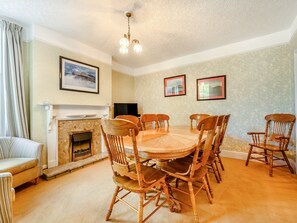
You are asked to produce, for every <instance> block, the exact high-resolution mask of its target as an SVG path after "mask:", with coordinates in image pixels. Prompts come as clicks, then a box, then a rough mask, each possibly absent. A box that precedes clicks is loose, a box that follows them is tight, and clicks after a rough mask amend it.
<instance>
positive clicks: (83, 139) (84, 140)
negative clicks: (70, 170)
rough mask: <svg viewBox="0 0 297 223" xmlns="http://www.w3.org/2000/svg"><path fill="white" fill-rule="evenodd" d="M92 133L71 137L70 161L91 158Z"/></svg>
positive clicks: (76, 134) (75, 134) (77, 134)
mask: <svg viewBox="0 0 297 223" xmlns="http://www.w3.org/2000/svg"><path fill="white" fill-rule="evenodd" d="M91 145H92V132H82V133H74V134H73V135H72V151H71V154H72V159H71V160H72V161H77V160H82V159H86V158H88V157H90V156H92V146H91Z"/></svg>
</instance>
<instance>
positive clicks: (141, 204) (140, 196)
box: [138, 193, 144, 223]
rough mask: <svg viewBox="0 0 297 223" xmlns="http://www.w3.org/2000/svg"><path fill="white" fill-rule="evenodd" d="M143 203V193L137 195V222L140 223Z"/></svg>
mask: <svg viewBox="0 0 297 223" xmlns="http://www.w3.org/2000/svg"><path fill="white" fill-rule="evenodd" d="M143 201H144V193H140V194H139V206H138V222H139V223H142V218H143Z"/></svg>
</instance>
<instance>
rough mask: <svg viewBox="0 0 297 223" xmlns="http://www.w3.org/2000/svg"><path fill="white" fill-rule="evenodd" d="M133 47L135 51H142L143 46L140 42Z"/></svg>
mask: <svg viewBox="0 0 297 223" xmlns="http://www.w3.org/2000/svg"><path fill="white" fill-rule="evenodd" d="M133 49H134V52H135V53H141V52H142V46H141V45H140V43H139V42H138V43H135V44H134V47H133Z"/></svg>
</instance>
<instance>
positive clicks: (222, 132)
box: [215, 114, 231, 171]
mask: <svg viewBox="0 0 297 223" xmlns="http://www.w3.org/2000/svg"><path fill="white" fill-rule="evenodd" d="M230 116H231V115H230V114H228V115H225V117H224V120H223V125H222V128H221V132H220V143H219V147H218V149H217V150H215V156H216V157H217V159H218V162H219V164H220V166H221V169H222V170H223V171H224V170H225V168H224V165H223V161H222V159H221V156H220V153H221V152H222V150H221V146H222V144H223V141H224V138H225V134H226V130H227V126H228V123H229V120H230Z"/></svg>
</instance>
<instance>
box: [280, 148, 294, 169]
mask: <svg viewBox="0 0 297 223" xmlns="http://www.w3.org/2000/svg"><path fill="white" fill-rule="evenodd" d="M281 152H282V154H283V157H284V159H285V161H286V163H287V165H288V167H289V170H290V172H291V173H294V170H293V168H292V166H291V165H290V162H289V160H288V157H287V154H286V153H285V151H281Z"/></svg>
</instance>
